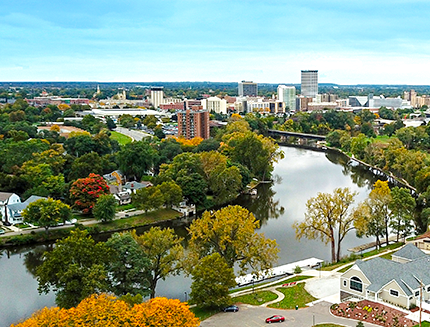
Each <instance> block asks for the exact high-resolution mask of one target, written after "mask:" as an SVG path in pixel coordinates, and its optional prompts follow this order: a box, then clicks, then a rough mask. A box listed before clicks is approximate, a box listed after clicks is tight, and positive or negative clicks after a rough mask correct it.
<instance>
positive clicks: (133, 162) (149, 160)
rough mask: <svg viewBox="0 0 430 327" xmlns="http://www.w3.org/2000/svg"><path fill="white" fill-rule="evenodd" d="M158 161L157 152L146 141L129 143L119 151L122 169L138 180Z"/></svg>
mask: <svg viewBox="0 0 430 327" xmlns="http://www.w3.org/2000/svg"><path fill="white" fill-rule="evenodd" d="M156 162H157V152H156V151H155V150H154V149H153V148H152V146H151V145H150V144H149V143H148V142H146V141H138V142H132V143H128V144H126V145H125V146H124V147H123V148H122V150H121V151H119V152H118V163H119V168H120V169H121V171H122V172H124V173H125V174H126V175H129V176H133V177H134V178H135V180H138V181H139V180H141V178H142V176H143V175H145V174H147V173H148V172H149V171H150V170H151V169H152V168H153V167H154V165H155V163H156Z"/></svg>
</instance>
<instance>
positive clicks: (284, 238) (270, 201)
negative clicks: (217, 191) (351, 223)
mask: <svg viewBox="0 0 430 327" xmlns="http://www.w3.org/2000/svg"><path fill="white" fill-rule="evenodd" d="M281 148H282V150H283V151H284V153H285V157H284V159H282V160H280V161H279V162H278V163H277V164H276V165H275V169H274V172H273V176H274V179H275V182H274V183H272V184H261V185H260V186H259V188H258V195H257V196H255V197H251V196H241V197H240V198H238V199H237V200H236V201H235V204H240V205H242V206H244V207H246V208H248V209H249V210H250V211H252V212H253V213H254V215H255V216H256V218H257V219H259V220H260V228H259V231H258V232H262V233H264V234H265V235H266V237H268V238H271V239H276V241H277V243H278V245H279V248H280V250H281V251H280V253H279V260H278V265H282V264H286V263H290V262H294V261H298V260H301V259H305V258H309V257H317V258H320V259H324V260H327V261H329V260H330V248H329V246H326V245H324V244H323V243H321V242H320V241H317V240H311V241H310V240H306V239H302V240H301V241H298V240H296V239H295V235H294V230H293V229H292V227H291V226H292V225H293V223H294V222H295V221H296V220H302V219H303V218H304V212H305V204H306V201H307V200H308V199H309V198H310V197H314V196H316V195H317V193H318V192H332V191H333V190H334V189H335V188H337V187H349V188H350V189H351V190H353V191H357V192H358V193H359V194H358V196H357V197H356V200H357V201H356V202H359V201H362V200H364V199H365V198H366V197H367V195H368V194H369V192H370V186H371V185H372V184H373V183H374V182H375V181H376V180H375V178H374V177H373V176H372V175H371V174H369V173H368V172H367V171H366V170H364V169H362V167H360V166H358V165H356V164H351V163H349V161H348V160H347V159H346V158H345V157H344V156H341V155H339V154H337V153H324V152H316V151H310V150H303V149H298V148H291V147H281ZM174 228H175V230H176V231H177V233H178V234H180V235H181V236H184V235H186V231H185V227H184V226H174ZM363 242H365V241H364V240H362V239H358V238H356V237H355V233H354V232H351V233H350V234H349V235H348V236H347V237H346V238H345V240H344V241H343V243H342V246H343V254H348V251H347V249H348V248H351V247H353V246H356V245H359V244H361V243H363ZM50 246H51V245H38V246H32V247H20V248H15V249H9V250H8V251H6V250H4V251H3V252H2V254H1V256H0V292H1V293H0V294H1V296H0V326H7V325H9V324H11V323H14V322H16V321H17V320H19V319H21V318H23V317H28V316H29V315H30V314H31V313H32V312H33V311H35V310H37V309H40V308H42V307H44V306H52V305H54V304H55V303H54V300H55V296H54V294H53V293H49V294H48V295H38V292H37V281H36V280H35V278H34V276H33V274H32V272H34V269H35V267H36V266H37V265H38V263H39V258H40V256H39V255H38V253H41V252H43V251H44V250H45V249H47V248H48V247H50ZM190 284H191V280H190V278H186V277H184V276H182V275H181V276H173V277H169V278H167V279H166V280H165V281H160V282H159V284H158V286H157V296H167V297H173V298H179V299H180V300H185V299H186V297H187V296H188V294H189V292H190V289H189V287H190Z"/></svg>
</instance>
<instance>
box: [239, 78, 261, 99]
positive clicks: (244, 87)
mask: <svg viewBox="0 0 430 327" xmlns="http://www.w3.org/2000/svg"><path fill="white" fill-rule="evenodd" d="M238 90H239V96H240V97H243V96H248V97H256V96H257V95H258V84H257V83H254V82H253V81H242V82H239V83H238Z"/></svg>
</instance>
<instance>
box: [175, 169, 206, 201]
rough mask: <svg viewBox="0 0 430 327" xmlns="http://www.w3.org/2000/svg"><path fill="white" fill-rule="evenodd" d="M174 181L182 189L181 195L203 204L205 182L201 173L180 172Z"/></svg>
mask: <svg viewBox="0 0 430 327" xmlns="http://www.w3.org/2000/svg"><path fill="white" fill-rule="evenodd" d="M176 183H177V184H178V185H179V186H180V188H181V189H182V192H183V195H184V196H185V197H186V198H187V199H188V200H189V201H190V202H191V203H195V204H204V203H205V201H206V190H207V187H208V185H207V183H206V181H205V180H204V178H203V177H202V175H200V174H197V173H192V174H189V175H187V174H185V171H183V172H181V174H180V175H178V177H177V178H176Z"/></svg>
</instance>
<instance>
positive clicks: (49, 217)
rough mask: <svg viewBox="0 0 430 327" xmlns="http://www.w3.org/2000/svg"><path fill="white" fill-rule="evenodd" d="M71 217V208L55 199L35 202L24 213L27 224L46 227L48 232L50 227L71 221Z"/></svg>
mask: <svg viewBox="0 0 430 327" xmlns="http://www.w3.org/2000/svg"><path fill="white" fill-rule="evenodd" d="M71 215H72V213H71V210H70V207H69V206H68V205H67V204H64V203H62V202H61V201H60V200H53V199H39V200H37V201H34V202H32V203H30V204H29V205H28V206H27V208H25V209H24V210H23V212H22V216H23V218H24V221H25V222H27V223H31V224H35V225H39V226H41V227H44V228H45V230H46V232H48V228H49V227H55V226H57V225H58V224H59V223H60V222H65V221H66V220H69V219H70V217H71Z"/></svg>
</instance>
